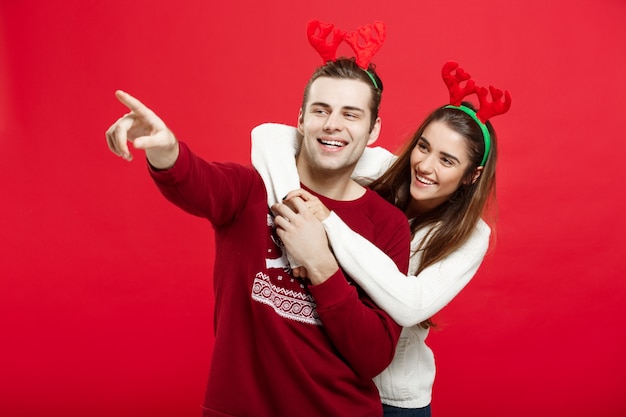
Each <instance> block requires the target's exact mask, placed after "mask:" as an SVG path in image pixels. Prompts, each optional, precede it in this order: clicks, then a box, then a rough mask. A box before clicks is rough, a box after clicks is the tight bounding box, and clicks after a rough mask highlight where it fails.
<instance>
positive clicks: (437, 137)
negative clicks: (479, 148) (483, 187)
mask: <svg viewBox="0 0 626 417" xmlns="http://www.w3.org/2000/svg"><path fill="white" fill-rule="evenodd" d="M410 163H411V187H410V192H411V197H412V198H411V202H410V204H409V208H408V210H407V215H408V216H409V217H414V216H416V215H418V214H421V213H425V212H427V211H430V210H432V209H434V208H435V207H437V206H439V205H440V204H442V203H444V202H445V201H447V200H448V198H450V196H451V195H452V194H453V193H454V192H455V191H456V189H457V188H459V186H460V185H461V184H462V182H463V178H464V175H465V172H466V171H467V169H468V167H469V165H470V158H469V153H468V149H467V141H466V139H465V138H464V137H463V136H461V135H460V134H459V133H457V132H455V131H454V130H452V129H450V128H449V127H448V126H447V125H446V124H445V123H443V122H441V121H434V122H432V123H430V124H429V125H428V126H427V127H426V129H424V133H423V134H422V137H421V138H419V140H418V141H417V144H416V145H415V147H414V148H413V150H412V151H411V159H410ZM481 171H482V168H477V171H476V172H475V175H474V176H473V181H475V180H476V179H477V178H478V176H479V175H480V172H481Z"/></svg>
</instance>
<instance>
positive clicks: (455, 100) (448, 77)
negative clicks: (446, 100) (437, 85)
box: [441, 61, 476, 106]
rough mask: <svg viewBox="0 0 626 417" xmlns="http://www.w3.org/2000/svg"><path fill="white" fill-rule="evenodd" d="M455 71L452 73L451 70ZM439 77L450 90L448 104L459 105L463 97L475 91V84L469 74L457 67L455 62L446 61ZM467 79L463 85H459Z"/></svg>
mask: <svg viewBox="0 0 626 417" xmlns="http://www.w3.org/2000/svg"><path fill="white" fill-rule="evenodd" d="M454 70H456V71H455V73H454V75H453V74H452V72H453V71H454ZM441 77H442V78H443V82H444V83H446V85H447V86H448V90H449V91H450V104H452V105H453V106H459V105H461V101H462V100H463V98H465V97H467V96H468V95H470V94H474V93H475V92H476V85H475V84H474V81H473V80H472V79H471V78H472V77H471V75H469V74H468V73H466V72H465V71H464V70H463V68H461V67H459V64H457V63H456V62H452V61H450V62H446V63H445V64H444V66H443V68H442V69H441ZM463 81H467V83H465V86H464V87H461V83H462V82H463Z"/></svg>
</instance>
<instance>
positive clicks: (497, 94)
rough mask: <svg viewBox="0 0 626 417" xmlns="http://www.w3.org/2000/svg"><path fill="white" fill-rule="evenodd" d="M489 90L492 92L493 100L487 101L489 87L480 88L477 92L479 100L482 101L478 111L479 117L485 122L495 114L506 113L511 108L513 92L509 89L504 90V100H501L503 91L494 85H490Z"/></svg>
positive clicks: (477, 115)
mask: <svg viewBox="0 0 626 417" xmlns="http://www.w3.org/2000/svg"><path fill="white" fill-rule="evenodd" d="M489 92H491V97H492V100H491V101H487V94H488V92H487V89H486V88H485V87H481V88H478V89H477V90H476V94H477V95H478V102H479V103H480V109H478V111H477V112H476V117H478V118H479V119H480V120H481V121H482V122H483V123H485V122H487V120H489V119H490V118H492V117H493V116H497V115H499V114H503V113H506V112H507V111H509V109H510V108H511V94H509V92H508V91H505V92H504V101H500V99H501V98H502V91H501V90H498V89H497V88H495V87H493V86H489Z"/></svg>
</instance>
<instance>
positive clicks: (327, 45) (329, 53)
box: [306, 20, 346, 63]
mask: <svg viewBox="0 0 626 417" xmlns="http://www.w3.org/2000/svg"><path fill="white" fill-rule="evenodd" d="M331 32H332V38H331V39H330V42H327V40H328V35H329V34H330V33H331ZM306 34H307V37H308V38H309V42H310V43H311V46H313V48H315V50H316V51H317V52H318V53H319V54H320V56H321V57H322V60H323V61H324V63H326V62H328V61H334V60H335V58H336V55H337V48H338V47H339V44H340V43H341V41H342V40H343V38H344V36H345V34H346V32H345V31H343V30H340V29H339V28H335V25H333V24H332V23H323V22H320V21H319V20H311V21H310V22H309V23H308V24H307V28H306Z"/></svg>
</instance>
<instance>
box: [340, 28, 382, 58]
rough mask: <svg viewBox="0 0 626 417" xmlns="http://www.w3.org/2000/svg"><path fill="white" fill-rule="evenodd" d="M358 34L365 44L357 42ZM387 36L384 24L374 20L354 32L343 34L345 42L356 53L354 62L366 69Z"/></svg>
mask: <svg viewBox="0 0 626 417" xmlns="http://www.w3.org/2000/svg"><path fill="white" fill-rule="evenodd" d="M359 36H361V37H362V38H363V40H364V41H365V45H361V44H360V43H359ZM386 37H387V28H386V27H385V24H384V23H383V22H380V21H376V22H374V23H373V24H369V25H363V26H361V27H359V28H358V29H357V30H356V32H352V33H350V34H348V35H346V36H345V40H346V42H347V43H348V44H349V45H350V46H351V47H352V49H353V50H354V53H355V54H356V63H357V65H358V66H359V67H361V68H363V69H365V70H367V68H368V66H369V64H370V62H371V61H372V57H373V56H374V54H376V52H378V50H379V49H380V48H381V47H382V46H383V42H384V41H385V38H386Z"/></svg>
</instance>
